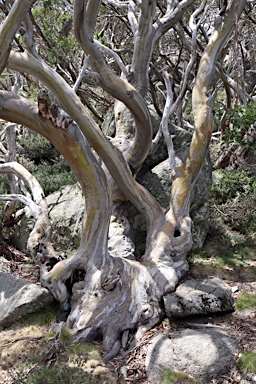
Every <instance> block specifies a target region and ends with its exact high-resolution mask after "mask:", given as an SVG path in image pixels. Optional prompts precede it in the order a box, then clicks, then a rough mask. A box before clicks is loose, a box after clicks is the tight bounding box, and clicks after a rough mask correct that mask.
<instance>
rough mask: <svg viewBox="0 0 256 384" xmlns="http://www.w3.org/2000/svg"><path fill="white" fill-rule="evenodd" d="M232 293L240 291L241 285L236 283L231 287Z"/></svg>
mask: <svg viewBox="0 0 256 384" xmlns="http://www.w3.org/2000/svg"><path fill="white" fill-rule="evenodd" d="M231 291H232V293H236V292H238V291H239V287H238V286H237V285H235V286H234V287H232V288H231Z"/></svg>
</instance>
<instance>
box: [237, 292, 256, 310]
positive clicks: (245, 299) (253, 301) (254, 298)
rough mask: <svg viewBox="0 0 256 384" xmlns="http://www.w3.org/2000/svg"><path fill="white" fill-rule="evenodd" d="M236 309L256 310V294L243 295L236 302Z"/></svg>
mask: <svg viewBox="0 0 256 384" xmlns="http://www.w3.org/2000/svg"><path fill="white" fill-rule="evenodd" d="M236 308H237V309H239V310H243V309H250V308H256V294H255V293H241V295H240V296H239V298H238V300H237V302H236Z"/></svg>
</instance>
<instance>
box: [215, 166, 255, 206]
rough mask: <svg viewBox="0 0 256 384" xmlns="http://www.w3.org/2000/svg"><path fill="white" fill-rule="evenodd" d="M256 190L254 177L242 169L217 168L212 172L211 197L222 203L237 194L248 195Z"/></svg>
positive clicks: (217, 202)
mask: <svg viewBox="0 0 256 384" xmlns="http://www.w3.org/2000/svg"><path fill="white" fill-rule="evenodd" d="M255 191H256V177H255V176H253V175H251V176H250V175H248V174H247V173H246V172H244V171H227V170H223V169H220V170H217V171H215V172H214V173H213V184H212V189H211V199H212V200H214V202H215V203H216V204H224V203H226V202H227V201H229V200H230V199H233V198H235V197H237V196H238V195H239V194H243V195H249V194H252V193H254V192H255Z"/></svg>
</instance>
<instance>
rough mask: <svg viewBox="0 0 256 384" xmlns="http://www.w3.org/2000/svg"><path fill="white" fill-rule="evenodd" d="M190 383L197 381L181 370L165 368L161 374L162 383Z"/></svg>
mask: <svg viewBox="0 0 256 384" xmlns="http://www.w3.org/2000/svg"><path fill="white" fill-rule="evenodd" d="M170 383H174V384H192V383H197V381H196V379H195V378H194V377H191V376H189V375H187V374H186V373H183V372H178V371H173V370H172V369H169V368H167V369H165V371H164V375H163V383H162V384H170Z"/></svg>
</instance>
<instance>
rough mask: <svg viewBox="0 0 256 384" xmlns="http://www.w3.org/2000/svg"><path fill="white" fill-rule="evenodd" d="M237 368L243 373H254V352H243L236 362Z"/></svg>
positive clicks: (255, 360) (255, 369)
mask: <svg viewBox="0 0 256 384" xmlns="http://www.w3.org/2000/svg"><path fill="white" fill-rule="evenodd" d="M237 368H238V369H239V370H241V371H244V372H250V373H256V352H252V351H245V352H243V353H242V355H241V357H240V358H239V360H238V362H237Z"/></svg>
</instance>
